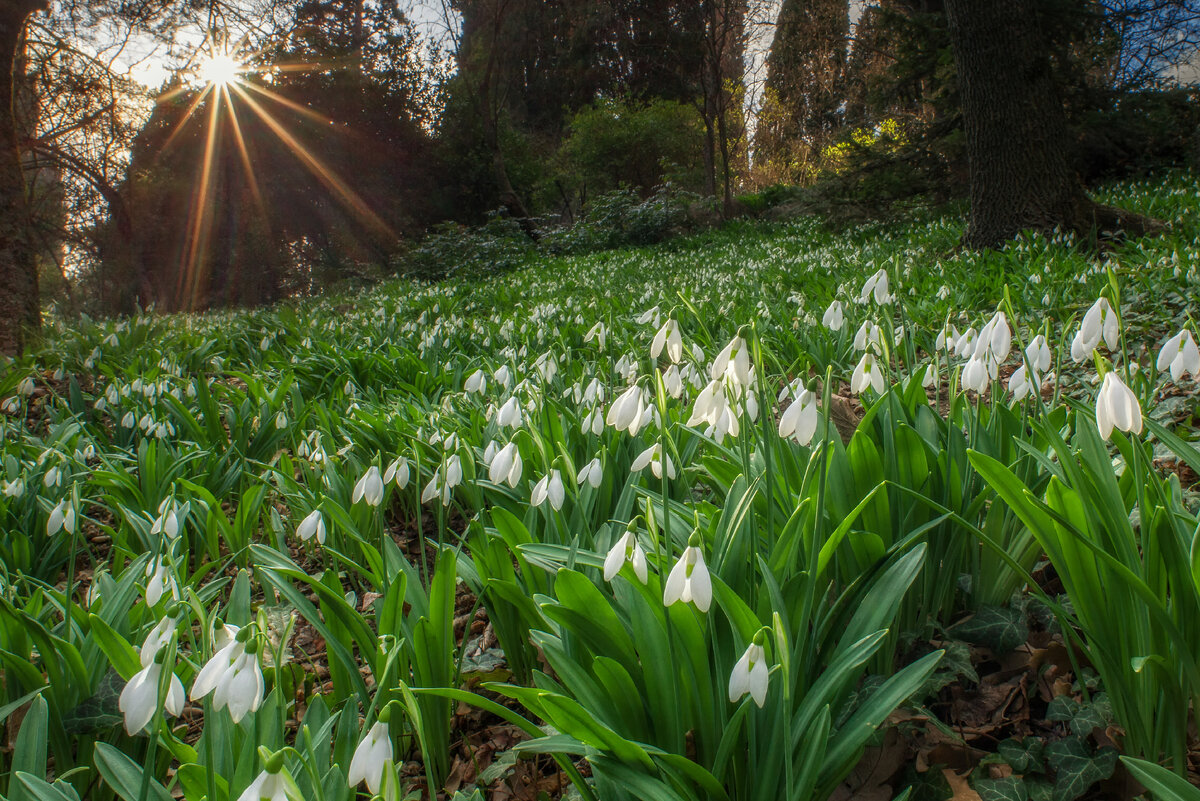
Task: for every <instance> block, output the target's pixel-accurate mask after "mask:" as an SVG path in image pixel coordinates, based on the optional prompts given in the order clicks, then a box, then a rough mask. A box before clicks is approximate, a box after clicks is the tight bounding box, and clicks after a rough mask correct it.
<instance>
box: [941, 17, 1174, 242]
mask: <svg viewBox="0 0 1200 801" xmlns="http://www.w3.org/2000/svg"><path fill="white" fill-rule="evenodd" d="M1038 3H1039V0H946V12H947V16H948V18H949V23H950V38H951V41H952V42H953V47H954V60H955V64H956V66H957V68H958V81H959V90H960V94H961V97H962V111H963V126H964V128H965V130H966V145H967V160H968V163H969V165H970V172H971V212H970V215H971V216H970V221H969V223H968V225H967V233H966V235H965V237H964V244H965V245H966V246H968V247H975V248H984V247H997V246H999V245H1001V244H1003V243H1004V242H1005V241H1006V240H1009V239H1011V238H1012V237H1014V236H1016V235H1017V234H1018V233H1020V232H1021V231H1024V230H1030V229H1032V230H1037V231H1049V230H1052V229H1054V228H1056V227H1057V228H1060V229H1062V230H1066V231H1072V232H1074V233H1076V234H1079V235H1081V236H1084V237H1091V236H1093V235H1101V236H1103V235H1105V234H1115V233H1116V232H1118V231H1120V232H1123V233H1124V234H1126V235H1131V236H1139V235H1141V234H1145V233H1148V232H1152V231H1155V230H1157V229H1159V228H1161V227H1162V224H1161V223H1159V222H1157V221H1156V220H1152V219H1150V218H1147V217H1144V216H1142V215H1140V214H1135V213H1133V212H1128V211H1124V210H1121V209H1116V208H1112V207H1110V206H1104V205H1101V204H1099V203H1096V202H1095V201H1094V200H1092V199H1091V198H1090V197H1088V195H1087V193H1086V192H1085V191H1084V188H1083V184H1082V182H1081V181H1080V179H1079V177H1078V175H1077V174H1076V172H1075V170H1074V168H1073V166H1072V156H1073V153H1072V146H1073V141H1072V139H1071V136H1070V131H1069V128H1068V126H1067V117H1066V112H1065V111H1064V109H1063V103H1062V99H1061V97H1060V96H1059V92H1058V86H1057V84H1056V82H1055V80H1054V74H1053V67H1052V62H1051V59H1050V42H1049V41H1048V39H1047V37H1046V34H1045V31H1046V29H1047V28H1046V26H1044V25H1041V24H1039V7H1038Z"/></svg>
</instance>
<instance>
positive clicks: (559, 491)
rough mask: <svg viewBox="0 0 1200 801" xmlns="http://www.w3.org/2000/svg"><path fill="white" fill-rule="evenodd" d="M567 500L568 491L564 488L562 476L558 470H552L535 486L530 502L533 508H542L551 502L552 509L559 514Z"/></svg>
mask: <svg viewBox="0 0 1200 801" xmlns="http://www.w3.org/2000/svg"><path fill="white" fill-rule="evenodd" d="M565 499H566V489H565V488H564V487H563V482H562V474H561V473H560V472H559V471H558V470H551V471H550V472H549V473H547V474H546V475H544V476H542V479H541V480H540V481H538V483H537V484H535V485H534V487H533V494H532V496H531V497H530V500H529V502H530V504H532V505H533V506H541V505H542V504H543V503H545V502H546V501H547V500H549V501H550V506H551V508H553V509H554V511H556V512H557V511H558V510H559V509H561V508H562V505H563V501H564V500H565Z"/></svg>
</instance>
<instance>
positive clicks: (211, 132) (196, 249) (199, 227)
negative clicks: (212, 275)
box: [177, 96, 221, 311]
mask: <svg viewBox="0 0 1200 801" xmlns="http://www.w3.org/2000/svg"><path fill="white" fill-rule="evenodd" d="M219 100H220V98H219V97H216V96H214V97H213V104H212V110H211V111H210V112H209V119H208V136H207V138H206V141H205V143H204V160H203V161H202V162H201V164H200V181H199V184H198V186H197V187H196V190H195V192H194V193H193V195H192V214H191V225H190V226H189V231H188V238H187V241H186V245H185V247H186V254H185V256H184V262H183V269H182V270H181V271H180V273H179V282H178V284H177V291H178V292H179V295H180V300H181V301H183V302H184V304H185V308H186V309H187V310H188V311H191V310H193V309H195V308H196V299H197V295H198V293H199V290H200V272H201V269H202V268H201V265H202V263H203V260H204V256H205V255H206V253H207V249H208V240H209V235H210V234H211V229H212V215H211V214H210V213H209V212H210V211H211V208H212V204H213V200H214V199H213V197H212V192H211V189H212V173H213V165H214V162H215V161H216V158H215V156H216V149H217V134H218V130H219V125H220V109H221V104H220V102H219Z"/></svg>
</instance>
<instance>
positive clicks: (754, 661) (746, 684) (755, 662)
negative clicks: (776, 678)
mask: <svg viewBox="0 0 1200 801" xmlns="http://www.w3.org/2000/svg"><path fill="white" fill-rule="evenodd" d="M767 677H768V670H767V657H766V654H765V653H763V647H762V645H760V644H758V643H757V642H752V643H750V645H749V647H747V648H746V652H745V653H743V654H742V658H741V659H739V660H738V661H737V664H736V665H734V666H733V672H732V673H730V674H729V700H730V702H731V703H735V704H736V703H737V702H738V701H740V700H742V697H743V696H744V695H745V694H746V693H750V697H751V698H753V699H754V703H756V704H758V706H759V708H760V709H761V708H762V706H763V704H765V703H766V702H767Z"/></svg>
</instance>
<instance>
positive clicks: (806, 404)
mask: <svg viewBox="0 0 1200 801" xmlns="http://www.w3.org/2000/svg"><path fill="white" fill-rule="evenodd" d="M816 432H817V396H816V394H814V393H813V392H812V391H811V390H809V389H802V390H800V394H799V395H797V396H796V398H795V400H793V401H792V404H791V405H790V406H788V407H787V408H786V409H784V410H783V414H781V415H780V416H779V436H780V437H781V438H783V439H787V438H788V437H791V438H792V439H794V440H795V441H796V444H797V445H807V444H808V443H809V442H811V441H812V438H813V434H815V433H816Z"/></svg>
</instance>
